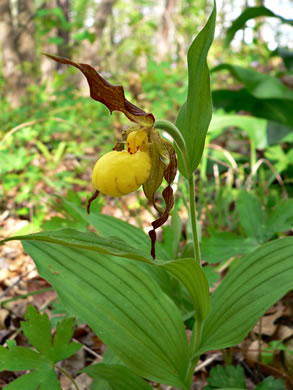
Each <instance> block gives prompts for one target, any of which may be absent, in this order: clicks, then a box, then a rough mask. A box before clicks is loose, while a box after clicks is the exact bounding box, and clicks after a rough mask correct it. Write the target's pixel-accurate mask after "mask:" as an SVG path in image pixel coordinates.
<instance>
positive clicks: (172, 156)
mask: <svg viewBox="0 0 293 390" xmlns="http://www.w3.org/2000/svg"><path fill="white" fill-rule="evenodd" d="M165 147H166V148H167V149H168V153H169V160H170V163H169V165H168V166H167V168H166V169H165V171H164V178H165V179H166V181H167V183H168V184H171V183H173V181H174V179H175V176H176V173H177V157H176V152H175V149H174V148H173V146H172V145H171V144H169V142H166V143H165Z"/></svg>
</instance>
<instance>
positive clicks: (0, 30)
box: [0, 0, 23, 106]
mask: <svg viewBox="0 0 293 390" xmlns="http://www.w3.org/2000/svg"><path fill="white" fill-rule="evenodd" d="M0 15H1V19H0V45H1V46H2V59H3V75H4V78H5V92H6V96H7V98H8V101H9V102H10V103H11V104H12V105H13V106H17V105H18V104H19V103H20V98H21V96H22V94H23V85H22V83H21V82H20V81H21V75H22V72H21V67H20V56H19V53H18V50H17V46H16V42H15V36H16V35H15V27H14V26H13V19H12V14H11V8H10V2H9V0H1V1H0Z"/></svg>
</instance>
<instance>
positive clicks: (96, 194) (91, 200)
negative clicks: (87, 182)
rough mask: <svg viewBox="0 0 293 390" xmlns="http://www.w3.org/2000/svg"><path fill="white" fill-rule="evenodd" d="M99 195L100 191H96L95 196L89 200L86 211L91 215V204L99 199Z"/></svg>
mask: <svg viewBox="0 0 293 390" xmlns="http://www.w3.org/2000/svg"><path fill="white" fill-rule="evenodd" d="M99 193H100V191H98V190H96V191H95V192H94V193H93V195H92V196H91V197H90V198H89V200H88V201H87V207H86V210H87V213H88V214H89V213H90V208H91V204H92V202H93V201H94V200H95V199H97V197H98V196H99Z"/></svg>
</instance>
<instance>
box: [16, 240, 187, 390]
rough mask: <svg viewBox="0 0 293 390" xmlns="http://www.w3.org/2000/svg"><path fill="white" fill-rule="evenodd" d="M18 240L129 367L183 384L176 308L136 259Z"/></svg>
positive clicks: (183, 346)
mask: <svg viewBox="0 0 293 390" xmlns="http://www.w3.org/2000/svg"><path fill="white" fill-rule="evenodd" d="M23 246H24V249H25V250H26V252H27V253H28V254H29V255H31V257H32V258H33V260H34V261H35V263H36V265H37V268H38V271H39V273H40V275H41V276H42V277H44V278H45V279H46V280H48V281H49V283H51V284H52V286H53V287H54V288H55V289H56V291H57V293H58V295H59V297H60V299H61V301H62V303H63V305H64V307H65V308H67V309H68V310H70V312H71V313H73V314H75V315H76V316H77V317H79V318H81V319H83V320H84V321H86V322H87V323H88V324H89V326H90V327H91V328H92V329H93V330H94V332H95V333H96V334H97V335H98V337H100V338H101V340H103V342H104V343H106V344H107V345H109V346H110V347H111V348H112V349H113V351H114V352H115V353H116V354H117V355H118V356H119V357H120V359H121V360H122V361H123V362H124V363H125V364H127V366H128V367H129V368H130V369H131V370H132V371H133V372H134V373H136V374H137V375H139V376H142V377H145V378H148V379H150V380H154V381H156V382H161V383H165V384H168V385H171V386H175V387H179V388H182V389H186V385H185V383H184V378H185V375H186V371H187V367H188V343H187V339H186V334H185V330H184V326H183V323H182V320H181V315H180V312H179V310H178V309H177V307H176V306H175V304H174V303H173V302H172V301H171V300H170V298H168V296H167V295H166V294H165V293H164V292H163V291H162V290H161V289H160V287H159V285H158V284H157V283H156V282H155V281H154V280H153V278H152V277H151V275H150V274H149V273H148V272H146V271H145V270H144V269H143V268H142V266H141V264H136V263H135V262H133V261H129V260H126V259H121V258H119V257H116V258H115V259H114V258H113V257H110V256H108V255H106V254H104V253H100V252H96V251H94V250H92V248H89V249H82V248H79V247H77V246H75V247H72V248H71V247H69V246H65V245H60V244H56V243H53V242H48V241H47V242H45V241H38V240H34V239H32V240H30V238H29V236H28V237H26V240H23Z"/></svg>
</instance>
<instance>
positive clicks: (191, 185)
mask: <svg viewBox="0 0 293 390" xmlns="http://www.w3.org/2000/svg"><path fill="white" fill-rule="evenodd" d="M188 185H189V207H190V219H191V227H192V241H193V249H194V257H195V261H197V262H198V264H199V265H201V262H200V249H199V239H198V233H197V226H196V209H195V193H194V177H193V175H192V176H191V177H190V178H189V179H188Z"/></svg>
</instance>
